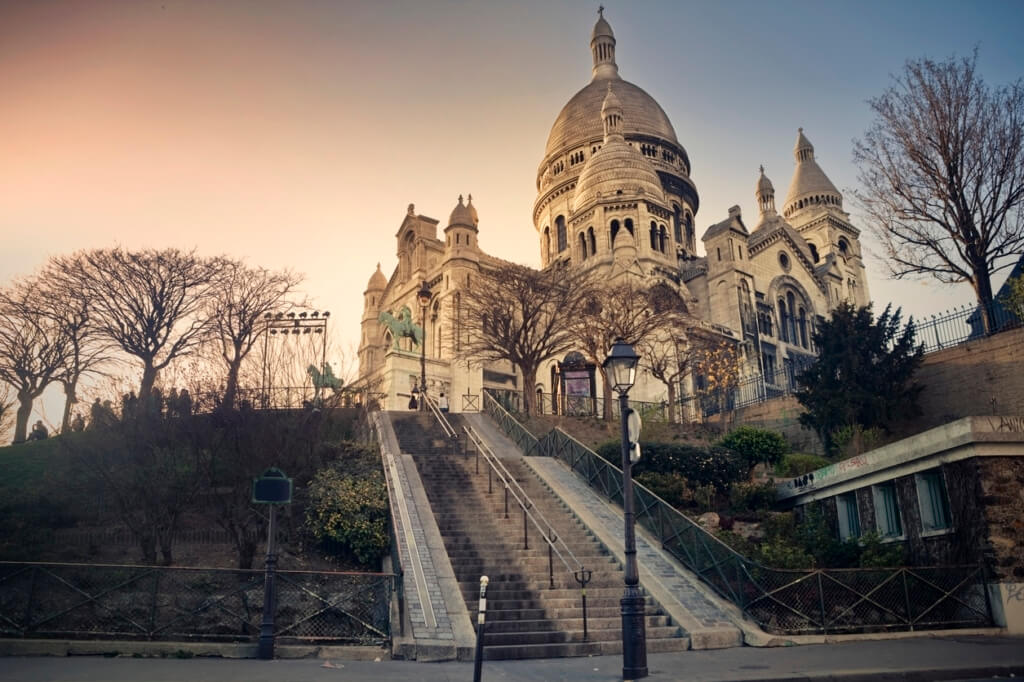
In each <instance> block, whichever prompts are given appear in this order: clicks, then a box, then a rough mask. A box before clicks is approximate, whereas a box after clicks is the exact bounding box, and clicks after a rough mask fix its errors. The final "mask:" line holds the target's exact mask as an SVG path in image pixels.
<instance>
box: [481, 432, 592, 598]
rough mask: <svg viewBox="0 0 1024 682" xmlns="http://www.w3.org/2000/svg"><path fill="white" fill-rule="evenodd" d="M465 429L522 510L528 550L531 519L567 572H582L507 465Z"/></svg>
mask: <svg viewBox="0 0 1024 682" xmlns="http://www.w3.org/2000/svg"><path fill="white" fill-rule="evenodd" d="M463 429H464V430H465V431H466V435H468V436H469V439H470V440H471V441H472V442H473V445H474V446H475V447H476V450H477V452H478V453H481V454H483V456H484V461H485V462H486V463H487V464H488V465H489V466H490V467H491V469H492V470H493V471H494V473H495V474H496V475H497V476H498V479H499V480H500V481H501V482H502V483H503V484H504V485H505V490H506V491H507V492H511V493H512V497H513V498H515V501H516V502H517V503H518V504H519V506H520V507H521V508H522V510H523V518H524V527H523V530H524V535H523V540H524V545H526V548H527V549H529V545H528V544H527V542H526V534H525V530H526V525H525V519H526V518H529V519H530V521H532V522H533V525H534V526H536V528H537V530H538V531H540V534H541V537H542V538H544V542H546V543H547V545H548V547H549V549H550V550H551V551H553V552H554V553H555V554H556V555H558V558H559V559H560V560H561V562H562V563H563V564H564V565H565V568H566V570H567V571H569V573H570V575H574V573H575V572H576V571H582V570H583V562H581V561H580V560H579V559H578V558H577V557H576V555H575V554H573V553H572V550H571V549H569V546H568V545H567V544H565V540H563V539H562V537H561V536H559V535H556V534H555V531H554V526H552V525H551V522H550V521H548V520H547V518H545V517H544V514H542V513H541V512H540V510H538V509H537V507H536V505H535V504H534V503H533V500H531V499H530V497H529V495H527V494H526V491H525V490H523V487H522V486H521V485H519V483H518V482H517V481H516V480H515V478H513V477H512V474H511V473H510V472H509V470H508V469H507V468H506V467H505V465H504V464H502V463H501V462H500V461H499V460H498V457H497V455H495V454H494V452H493V451H492V450H491V448H490V447H488V445H487V444H486V443H484V441H483V439H482V438H480V434H478V433H477V432H476V430H475V429H473V427H471V426H463ZM509 479H511V484H514V485H515V487H516V489H517V490H518V491H519V493H520V494H521V495H522V497H520V495H517V494H516V492H515V491H514V490H511V484H510V483H509ZM531 510H532V511H531ZM507 513H508V512H507V508H506V515H507ZM536 517H540V520H541V521H543V522H544V526H547V531H545V530H544V528H543V527H542V526H541V524H540V523H538V521H537V518H536ZM556 543H560V544H561V546H562V550H559V548H558V547H557V546H556ZM563 550H564V552H565V554H567V555H568V556H569V557H570V558H571V559H572V561H573V563H575V564H576V568H575V569H574V568H573V567H572V566H570V565H569V561H568V560H566V558H565V556H563V554H562V551H563ZM550 580H551V586H552V587H554V573H553V571H551V572H550Z"/></svg>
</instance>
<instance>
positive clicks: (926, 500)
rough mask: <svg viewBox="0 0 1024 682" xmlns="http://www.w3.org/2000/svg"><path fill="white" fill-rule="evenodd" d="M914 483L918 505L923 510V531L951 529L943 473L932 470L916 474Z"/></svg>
mask: <svg viewBox="0 0 1024 682" xmlns="http://www.w3.org/2000/svg"><path fill="white" fill-rule="evenodd" d="M914 481H915V483H917V504H918V506H919V507H920V508H921V531H922V532H924V533H932V532H935V531H942V530H946V529H948V528H950V527H951V526H952V523H951V520H950V517H949V497H947V495H946V481H945V480H944V479H943V478H942V471H941V470H940V469H932V470H931V471H925V472H922V473H920V474H916V475H915V476H914Z"/></svg>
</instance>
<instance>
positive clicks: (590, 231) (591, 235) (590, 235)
mask: <svg viewBox="0 0 1024 682" xmlns="http://www.w3.org/2000/svg"><path fill="white" fill-rule="evenodd" d="M587 237H588V238H589V240H590V255H591V256H593V255H594V254H596V253H597V235H595V234H594V228H593V227H589V228H587Z"/></svg>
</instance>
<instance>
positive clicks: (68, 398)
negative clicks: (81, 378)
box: [60, 380, 78, 433]
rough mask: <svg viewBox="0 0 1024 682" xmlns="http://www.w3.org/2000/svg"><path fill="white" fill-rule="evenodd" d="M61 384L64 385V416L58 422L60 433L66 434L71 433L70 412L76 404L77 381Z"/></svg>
mask: <svg viewBox="0 0 1024 682" xmlns="http://www.w3.org/2000/svg"><path fill="white" fill-rule="evenodd" d="M61 383H62V384H63V385H64V416H63V417H62V418H61V421H60V432H61V433H68V432H69V431H71V411H72V410H73V409H74V407H75V405H76V404H77V403H78V395H77V394H76V387H77V384H78V381H77V380H75V381H62V382H61Z"/></svg>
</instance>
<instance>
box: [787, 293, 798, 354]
mask: <svg viewBox="0 0 1024 682" xmlns="http://www.w3.org/2000/svg"><path fill="white" fill-rule="evenodd" d="M795 311H796V297H795V296H793V292H792V291H789V292H787V293H786V312H787V313H789V340H790V342H791V343H793V344H797V343H799V337H798V336H797V333H796V315H795V314H794V313H795Z"/></svg>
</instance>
